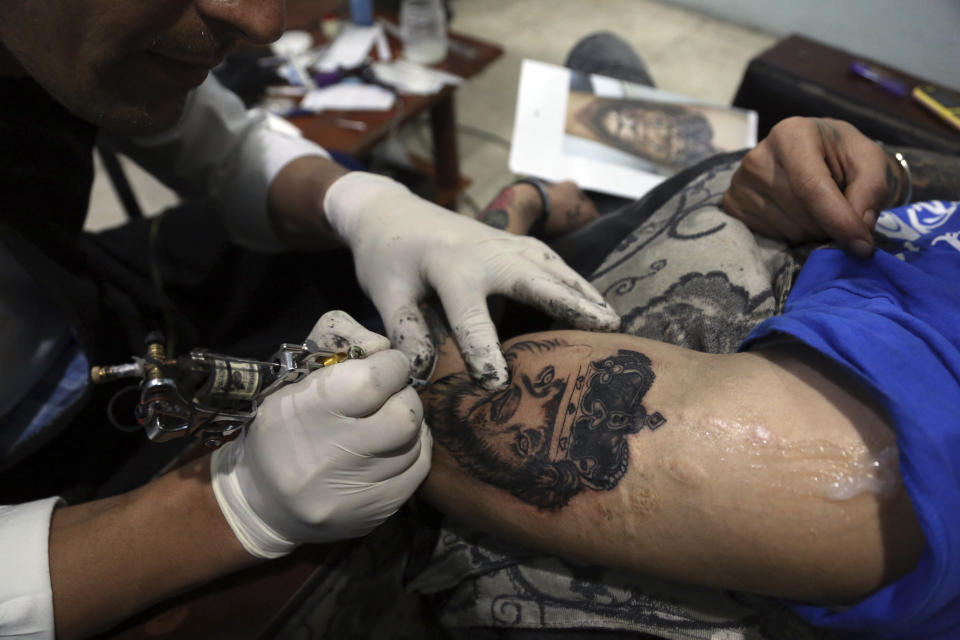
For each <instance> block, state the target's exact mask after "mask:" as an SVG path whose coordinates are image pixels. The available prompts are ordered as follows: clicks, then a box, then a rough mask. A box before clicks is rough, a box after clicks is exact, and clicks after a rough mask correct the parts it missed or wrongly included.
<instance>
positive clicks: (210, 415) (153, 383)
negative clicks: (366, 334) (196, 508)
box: [90, 333, 365, 448]
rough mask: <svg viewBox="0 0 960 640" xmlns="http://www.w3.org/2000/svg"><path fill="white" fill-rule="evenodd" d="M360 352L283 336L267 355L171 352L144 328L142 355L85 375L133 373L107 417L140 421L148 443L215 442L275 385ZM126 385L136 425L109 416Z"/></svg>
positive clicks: (252, 412) (102, 377)
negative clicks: (132, 394) (134, 398)
mask: <svg viewBox="0 0 960 640" xmlns="http://www.w3.org/2000/svg"><path fill="white" fill-rule="evenodd" d="M364 356H365V354H364V351H363V349H362V348H360V347H358V346H351V347H350V348H349V349H347V350H346V351H342V352H340V351H338V352H333V351H322V350H311V349H310V348H308V347H307V345H304V344H289V343H284V344H281V345H280V348H279V349H278V350H277V352H276V353H275V354H274V355H273V357H272V358H271V359H270V361H268V362H265V361H260V360H251V359H245V358H236V357H232V356H225V355H220V354H215V353H210V352H209V351H207V350H206V349H194V350H193V351H191V352H190V354H189V355H187V356H181V357H179V358H170V357H168V355H167V353H166V344H165V340H164V338H163V336H162V335H161V334H159V333H151V334H150V335H148V336H147V339H146V354H145V355H144V356H143V357H142V358H141V357H134V358H133V362H131V363H127V364H121V365H112V366H96V367H93V368H92V369H91V370H90V380H91V381H92V382H93V383H94V384H104V383H108V382H112V381H115V380H120V379H124V378H139V379H140V383H139V384H138V385H135V386H132V387H127V388H126V389H122V390H120V391H119V392H117V394H115V395H114V397H113V399H112V400H111V402H110V407H109V410H108V417H109V419H110V421H111V422H112V423H113V424H114V425H115V426H117V427H118V428H120V429H122V430H125V431H130V430H135V429H139V428H143V429H144V430H145V432H146V434H147V437H148V438H150V440H153V441H155V442H165V441H168V440H172V439H175V438H181V437H185V436H187V437H199V438H200V439H201V440H202V441H203V442H204V444H206V445H207V446H209V447H211V448H215V447H218V446H220V444H222V443H223V440H224V438H226V437H227V436H230V435H232V434H234V433H236V432H237V431H239V430H240V429H242V428H243V427H244V426H246V425H247V424H249V423H250V422H252V421H253V419H254V418H256V416H257V408H258V407H259V405H260V403H261V402H263V399H264V398H266V397H267V396H268V395H270V394H271V393H273V392H274V391H277V390H278V389H280V388H281V387H283V386H286V385H288V384H291V383H293V382H297V381H298V380H300V379H302V378H303V377H305V376H306V375H307V374H309V373H310V372H311V371H314V370H316V369H321V368H323V367H328V366H331V365H334V364H337V363H340V362H343V361H344V360H349V359H357V358H363V357H364ZM132 390H134V391H138V392H139V400H138V402H137V404H136V406H135V407H134V411H133V412H134V415H135V417H136V420H137V424H136V425H133V426H126V425H123V424H121V423H120V421H118V420H117V418H116V416H115V415H114V411H115V404H116V403H115V401H116V400H117V398H118V397H120V396H121V395H122V394H124V393H126V392H129V391H132Z"/></svg>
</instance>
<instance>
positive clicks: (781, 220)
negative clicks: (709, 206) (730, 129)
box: [722, 118, 907, 257]
mask: <svg viewBox="0 0 960 640" xmlns="http://www.w3.org/2000/svg"><path fill="white" fill-rule="evenodd" d="M906 184H907V182H906V176H905V174H904V170H903V168H902V167H901V166H900V165H899V164H898V163H897V161H896V160H894V159H893V158H892V157H889V156H888V155H887V154H886V153H885V152H884V150H883V148H882V147H880V145H878V144H877V143H875V142H873V141H872V140H870V139H869V138H867V137H866V136H864V135H863V134H862V133H860V132H859V131H858V130H857V129H856V128H855V127H854V126H853V125H851V124H849V123H847V122H841V121H839V120H832V119H829V118H788V119H786V120H783V121H782V122H780V123H778V124H777V125H776V126H775V127H774V128H773V129H772V130H771V131H770V134H769V135H768V136H767V137H766V138H765V139H764V140H763V141H761V142H760V144H758V145H757V146H756V147H754V148H753V149H752V150H751V151H750V152H749V153H747V155H746V156H745V157H744V158H743V162H742V163H741V164H740V167H739V168H738V169H737V171H736V173H734V175H733V179H732V181H731V183H730V188H729V189H727V192H726V194H725V195H724V197H723V204H722V206H723V209H724V210H725V211H726V212H727V213H729V214H730V215H732V216H734V217H735V218H738V219H740V220H742V221H743V222H744V223H745V224H746V225H747V226H748V227H750V229H752V230H753V231H755V232H757V233H760V234H763V235H766V236H770V237H772V238H779V239H783V240H787V241H789V242H797V243H799V242H809V241H814V240H822V239H825V238H830V239H833V240H835V241H836V242H837V243H838V244H840V245H841V246H843V247H845V248H847V249H848V250H850V251H852V252H853V253H855V254H856V255H859V256H862V257H865V256H868V255H870V252H871V251H872V250H873V237H872V233H871V232H872V230H873V225H874V224H875V223H876V221H877V215H878V212H879V211H881V210H882V209H884V208H886V207H890V206H895V205H897V204H900V202H901V200H903V198H904V194H905V191H906Z"/></svg>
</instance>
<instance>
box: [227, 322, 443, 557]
mask: <svg viewBox="0 0 960 640" xmlns="http://www.w3.org/2000/svg"><path fill="white" fill-rule="evenodd" d="M307 342H308V343H310V344H315V345H316V346H317V347H318V348H321V349H332V350H337V351H339V350H342V349H344V348H345V347H346V345H358V346H360V347H362V348H363V349H364V350H365V351H366V352H367V353H368V354H369V355H368V356H367V358H366V359H363V360H347V361H345V362H342V363H340V364H337V365H334V366H331V367H326V368H323V369H320V370H317V371H314V372H313V373H311V374H310V375H308V376H307V377H306V378H304V379H303V380H301V381H300V382H298V383H296V384H292V385H288V386H286V387H284V388H282V389H281V390H279V391H277V392H276V393H274V394H273V395H271V396H269V397H267V399H266V400H265V401H264V403H263V405H262V406H261V407H260V412H259V415H258V416H257V418H256V420H254V422H253V423H252V424H251V425H250V427H249V428H248V429H247V431H246V432H245V433H244V435H243V437H241V438H239V439H237V440H234V441H233V442H230V443H228V444H226V445H224V446H223V447H222V448H221V449H220V450H219V451H217V452H216V453H215V454H214V455H213V458H212V462H211V475H212V479H213V487H214V492H215V494H216V496H217V502H218V503H219V505H220V509H221V511H222V512H223V515H224V517H225V518H226V520H227V522H228V523H229V524H230V527H231V528H232V529H233V532H234V533H235V534H236V536H237V538H238V539H239V540H240V541H241V542H242V543H243V546H244V548H245V549H246V550H247V551H248V552H250V553H251V554H252V555H254V556H257V557H261V558H275V557H278V556H281V555H284V554H286V553H289V552H290V551H291V550H293V549H294V548H295V547H296V546H297V545H298V544H301V543H305V542H331V541H334V540H340V539H344V538H354V537H358V536H362V535H365V534H367V533H369V532H370V531H371V530H373V529H374V528H375V527H376V526H377V525H379V524H380V523H382V522H383V521H384V520H386V519H387V518H388V517H390V516H391V515H392V514H393V513H395V512H396V511H397V509H399V508H400V506H401V505H402V504H403V503H404V502H405V501H406V500H407V498H409V497H410V496H411V495H412V494H413V492H414V491H415V490H416V488H417V487H418V486H419V485H420V483H421V482H422V481H423V479H424V478H425V477H426V475H427V472H428V471H429V468H430V451H431V446H432V440H431V438H430V432H429V430H428V429H427V426H426V424H424V422H423V409H422V407H421V405H420V400H419V398H418V397H417V394H416V392H414V391H413V389H412V388H411V387H409V386H407V381H408V379H409V374H410V362H409V360H408V359H407V357H406V356H404V355H403V354H402V353H401V352H399V351H395V350H389V349H388V347H389V342H388V341H387V339H386V338H384V337H383V336H379V335H377V334H374V333H371V332H369V331H367V330H366V329H364V328H363V327H361V326H360V325H359V324H357V323H356V322H354V321H353V319H352V318H350V316H348V315H346V314H345V313H342V312H331V313H328V314H326V315H324V316H323V317H322V318H321V319H320V321H319V322H318V323H317V325H316V326H315V327H314V330H313V331H312V332H311V333H310V336H309V338H308V339H307Z"/></svg>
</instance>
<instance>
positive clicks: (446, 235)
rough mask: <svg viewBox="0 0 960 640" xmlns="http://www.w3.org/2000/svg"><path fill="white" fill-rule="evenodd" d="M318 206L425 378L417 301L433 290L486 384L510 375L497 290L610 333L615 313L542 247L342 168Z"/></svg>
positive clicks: (425, 334)
mask: <svg viewBox="0 0 960 640" xmlns="http://www.w3.org/2000/svg"><path fill="white" fill-rule="evenodd" d="M323 206H324V211H325V212H326V215H327V219H328V221H329V222H330V225H331V227H333V229H334V231H335V232H336V233H337V234H339V236H340V238H341V239H342V240H343V241H344V242H345V243H346V244H347V245H348V246H349V247H350V249H351V250H352V252H353V258H354V261H355V263H356V269H357V277H358V279H359V281H360V284H361V286H363V288H364V291H365V292H366V293H367V295H368V296H369V297H370V299H371V300H372V301H373V303H374V304H375V305H376V307H377V310H378V311H379V312H380V315H381V316H382V317H383V321H384V324H385V325H386V328H387V335H388V336H389V337H390V340H391V342H392V344H393V345H394V346H395V347H396V348H398V349H400V350H401V351H403V352H404V353H406V354H407V355H408V356H410V360H411V362H412V373H413V375H414V376H415V377H417V378H426V377H427V375H428V374H429V371H430V367H431V365H432V363H433V359H434V347H433V343H432V342H431V340H430V333H429V331H428V329H427V325H426V322H425V321H424V319H423V315H422V314H421V313H420V309H419V307H418V303H419V302H421V301H423V300H424V299H425V298H426V297H427V295H428V293H429V291H430V289H433V290H435V291H436V293H437V295H438V296H439V298H440V302H441V303H442V304H443V307H444V310H445V312H446V315H447V319H448V320H449V321H450V326H451V327H452V329H453V332H454V335H455V336H456V339H457V343H458V344H459V345H460V350H461V352H462V353H463V357H464V360H465V362H466V364H467V370H468V371H469V373H470V376H471V377H472V378H473V379H474V380H475V381H477V382H478V383H479V384H481V385H482V386H483V387H485V388H487V389H500V388H502V387H504V386H505V385H506V383H507V381H508V375H507V363H506V360H504V357H503V353H502V351H501V350H500V343H499V340H498V339H497V331H496V329H495V328H494V326H493V322H492V320H491V319H490V311H489V309H488V308H487V301H486V298H487V296H489V295H491V294H503V295H506V296H509V297H511V298H514V299H516V300H519V301H521V302H524V303H527V304H530V305H532V306H535V307H537V308H539V309H541V310H543V311H545V312H546V313H549V314H550V315H552V316H554V317H556V318H560V319H562V320H565V321H567V322H569V323H570V324H571V325H573V326H575V327H578V328H580V329H591V330H599V331H614V330H616V329H617V328H618V327H619V326H620V318H619V317H618V316H617V315H616V313H614V311H613V310H612V309H611V308H610V307H608V306H607V304H606V303H605V302H604V301H603V298H602V297H601V296H600V294H599V293H598V292H597V291H596V290H595V289H594V288H593V287H592V286H591V285H590V284H589V283H588V282H587V281H586V280H585V279H583V278H581V277H580V276H579V275H577V273H576V272H575V271H573V269H571V268H570V267H568V266H567V265H566V264H565V263H564V262H563V261H562V260H561V259H560V257H559V256H558V255H557V254H556V253H554V251H553V250H551V249H550V248H548V247H547V246H546V245H545V244H543V243H542V242H540V241H539V240H536V239H535V238H530V237H524V236H517V235H513V234H510V233H507V232H505V231H501V230H499V229H494V228H492V227H489V226H487V225H484V224H482V223H480V222H477V221H476V220H473V219H471V218H468V217H465V216H461V215H457V214H455V213H453V212H451V211H448V210H446V209H443V208H441V207H439V206H437V205H435V204H432V203H430V202H427V201H426V200H423V199H422V198H419V197H417V196H416V195H414V194H413V193H411V192H410V191H409V190H408V189H407V188H406V187H404V186H403V185H401V184H399V183H397V182H395V181H394V180H391V179H389V178H386V177H383V176H378V175H375V174H371V173H363V172H353V173H348V174H346V175H345V176H343V177H342V178H340V179H339V180H337V181H336V182H334V183H333V185H332V186H331V187H330V188H329V189H328V190H327V194H326V196H325V198H324V202H323Z"/></svg>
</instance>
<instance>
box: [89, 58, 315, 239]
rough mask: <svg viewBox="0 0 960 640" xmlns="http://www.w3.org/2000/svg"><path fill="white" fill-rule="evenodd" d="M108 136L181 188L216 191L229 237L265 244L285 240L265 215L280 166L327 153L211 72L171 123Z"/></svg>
mask: <svg viewBox="0 0 960 640" xmlns="http://www.w3.org/2000/svg"><path fill="white" fill-rule="evenodd" d="M104 139H105V141H106V142H107V143H108V145H109V146H111V147H113V148H116V149H117V150H119V151H121V152H123V153H124V154H126V155H128V156H130V158H132V159H133V160H134V161H135V162H137V164H139V165H141V166H142V167H143V168H144V169H146V170H147V171H148V172H150V173H151V174H153V175H154V176H156V177H157V178H158V179H159V180H160V181H162V182H163V183H164V184H166V185H167V186H168V187H170V188H171V189H173V190H174V191H176V192H177V193H179V194H180V195H181V196H183V197H185V198H207V197H212V198H213V202H212V204H213V205H214V206H215V207H216V208H217V209H218V210H219V211H220V213H221V215H222V217H223V221H224V224H225V225H226V227H227V230H228V232H229V233H230V237H231V238H232V239H233V240H234V241H235V242H237V243H238V244H242V245H244V246H247V247H252V248H255V249H261V250H278V249H284V248H286V247H285V245H283V243H282V242H281V241H280V239H279V238H277V237H276V235H275V234H274V232H273V229H272V228H271V226H270V222H269V220H268V218H267V191H268V189H269V187H270V184H271V183H272V182H273V179H274V178H275V177H276V175H277V173H279V172H280V169H282V168H283V167H284V166H285V165H286V164H287V163H289V162H290V161H292V160H295V159H296V158H299V157H302V156H308V155H314V156H315V155H319V156H323V157H325V158H329V157H330V156H329V154H327V152H326V151H324V150H323V148H322V147H320V146H318V145H316V144H314V143H312V142H310V141H309V140H306V139H304V138H303V137H302V136H301V135H300V131H299V130H298V129H297V128H296V127H295V126H293V125H292V124H290V123H289V122H287V121H286V120H283V119H282V118H280V117H278V116H275V115H273V114H270V113H268V112H266V111H264V110H262V109H249V110H248V109H247V108H246V107H244V106H243V103H242V102H241V101H240V99H239V98H238V97H237V96H236V95H235V94H234V93H233V92H231V91H229V90H227V89H226V88H224V87H223V85H221V84H220V83H219V82H218V81H217V80H216V78H214V76H213V75H212V74H211V75H210V76H209V77H208V78H207V80H206V81H205V82H204V83H203V84H202V85H200V86H199V87H198V88H197V89H196V90H195V91H194V92H193V93H191V94H190V96H189V97H188V99H187V104H186V107H185V108H184V112H183V115H182V116H181V117H180V121H179V122H178V123H177V124H176V125H174V127H173V128H171V129H169V130H168V131H165V132H163V133H160V134H157V135H154V136H149V137H144V138H135V139H129V138H126V139H118V138H113V137H109V136H105V137H104Z"/></svg>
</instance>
